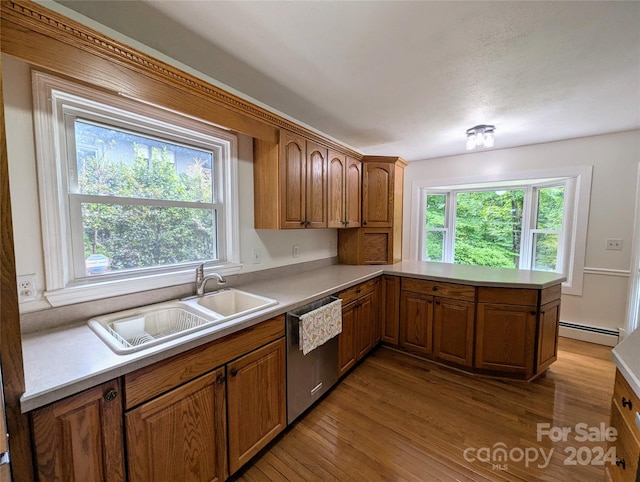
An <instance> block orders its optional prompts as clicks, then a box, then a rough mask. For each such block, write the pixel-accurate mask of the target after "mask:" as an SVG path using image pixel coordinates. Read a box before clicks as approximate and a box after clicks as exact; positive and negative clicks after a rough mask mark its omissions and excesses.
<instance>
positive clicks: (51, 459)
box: [32, 381, 125, 482]
mask: <svg viewBox="0 0 640 482" xmlns="http://www.w3.org/2000/svg"><path fill="white" fill-rule="evenodd" d="M120 392H121V391H120V384H119V383H118V381H112V382H108V383H104V384H102V385H99V386H97V387H95V388H91V389H89V390H86V391H84V392H82V393H79V394H77V395H74V396H71V397H69V398H65V399H63V400H60V401H58V402H55V403H53V404H51V405H47V406H46V407H43V408H40V409H38V410H36V411H34V412H33V414H32V423H33V440H34V446H35V450H34V451H35V457H36V465H37V470H38V480H40V481H42V482H45V481H63V482H91V481H96V482H98V481H106V482H112V481H124V480H125V476H124V452H123V450H124V449H123V436H122V396H121V395H120Z"/></svg>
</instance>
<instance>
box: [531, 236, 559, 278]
mask: <svg viewBox="0 0 640 482" xmlns="http://www.w3.org/2000/svg"><path fill="white" fill-rule="evenodd" d="M557 254H558V235H557V234H547V233H534V234H533V266H532V269H535V270H539V271H556V267H557Z"/></svg>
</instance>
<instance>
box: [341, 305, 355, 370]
mask: <svg viewBox="0 0 640 482" xmlns="http://www.w3.org/2000/svg"><path fill="white" fill-rule="evenodd" d="M356 308H357V301H352V302H351V303H347V304H346V305H343V306H342V333H340V335H338V375H339V376H342V375H344V374H345V373H347V372H348V371H349V370H350V369H351V367H353V366H354V365H355V364H356V343H355V331H356Z"/></svg>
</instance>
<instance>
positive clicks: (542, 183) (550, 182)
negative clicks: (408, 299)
mask: <svg viewBox="0 0 640 482" xmlns="http://www.w3.org/2000/svg"><path fill="white" fill-rule="evenodd" d="M592 170H593V168H592V166H575V167H565V168H555V169H553V168H552V169H541V170H535V171H521V172H511V173H502V174H496V175H493V176H491V175H488V176H473V177H467V178H443V179H428V180H417V181H413V183H412V187H411V193H412V197H411V199H412V203H411V207H410V221H411V223H410V243H409V244H410V246H409V253H410V257H411V259H416V260H422V259H423V256H424V249H425V241H426V240H425V235H424V233H425V229H424V219H425V217H424V216H425V209H426V202H425V201H426V194H427V193H429V194H431V193H434V194H443V193H451V192H463V191H479V190H483V189H486V190H494V191H495V190H498V189H522V188H523V187H524V189H525V190H528V192H525V201H524V205H523V220H522V223H523V228H524V227H525V226H526V227H527V231H528V235H527V236H526V239H525V236H523V237H522V240H521V247H520V250H521V252H520V260H521V266H523V265H524V266H530V265H531V259H532V256H533V243H532V241H533V240H532V236H533V235H534V232H537V231H538V230H535V229H534V228H535V217H536V213H533V212H532V205H531V204H532V201H533V200H534V199H533V198H534V196H536V195H537V192H536V191H535V189H537V188H543V187H551V186H555V185H559V184H561V183H565V182H566V187H565V203H564V222H563V232H562V233H561V236H560V238H559V245H558V252H559V253H558V259H559V263H558V269H559V270H561V272H562V273H563V274H564V275H565V276H566V277H567V280H566V281H565V282H564V283H563V293H565V294H573V295H581V294H582V284H583V272H584V262H585V253H586V238H587V236H586V235H587V222H588V215H589V200H590V196H591V176H592ZM536 205H537V204H536ZM446 209H447V211H446V213H445V218H446V220H447V221H446V223H447V224H446V225H445V227H446V228H447V236H446V238H447V239H445V260H453V257H454V253H453V246H454V240H455V195H452V194H449V195H448V198H447V203H446ZM523 231H524V229H523ZM523 234H524V233H523ZM445 262H452V261H445ZM523 263H527V264H523Z"/></svg>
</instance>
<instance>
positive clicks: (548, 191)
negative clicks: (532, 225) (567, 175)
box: [536, 186, 564, 231]
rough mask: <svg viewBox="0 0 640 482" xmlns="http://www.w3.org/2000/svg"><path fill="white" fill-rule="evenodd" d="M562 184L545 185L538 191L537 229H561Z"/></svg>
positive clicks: (562, 209)
mask: <svg viewBox="0 0 640 482" xmlns="http://www.w3.org/2000/svg"><path fill="white" fill-rule="evenodd" d="M563 216H564V186H555V187H545V188H542V189H540V190H539V191H538V220H537V223H536V228H537V229H551V230H554V231H560V230H561V229H562V218H563Z"/></svg>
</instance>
